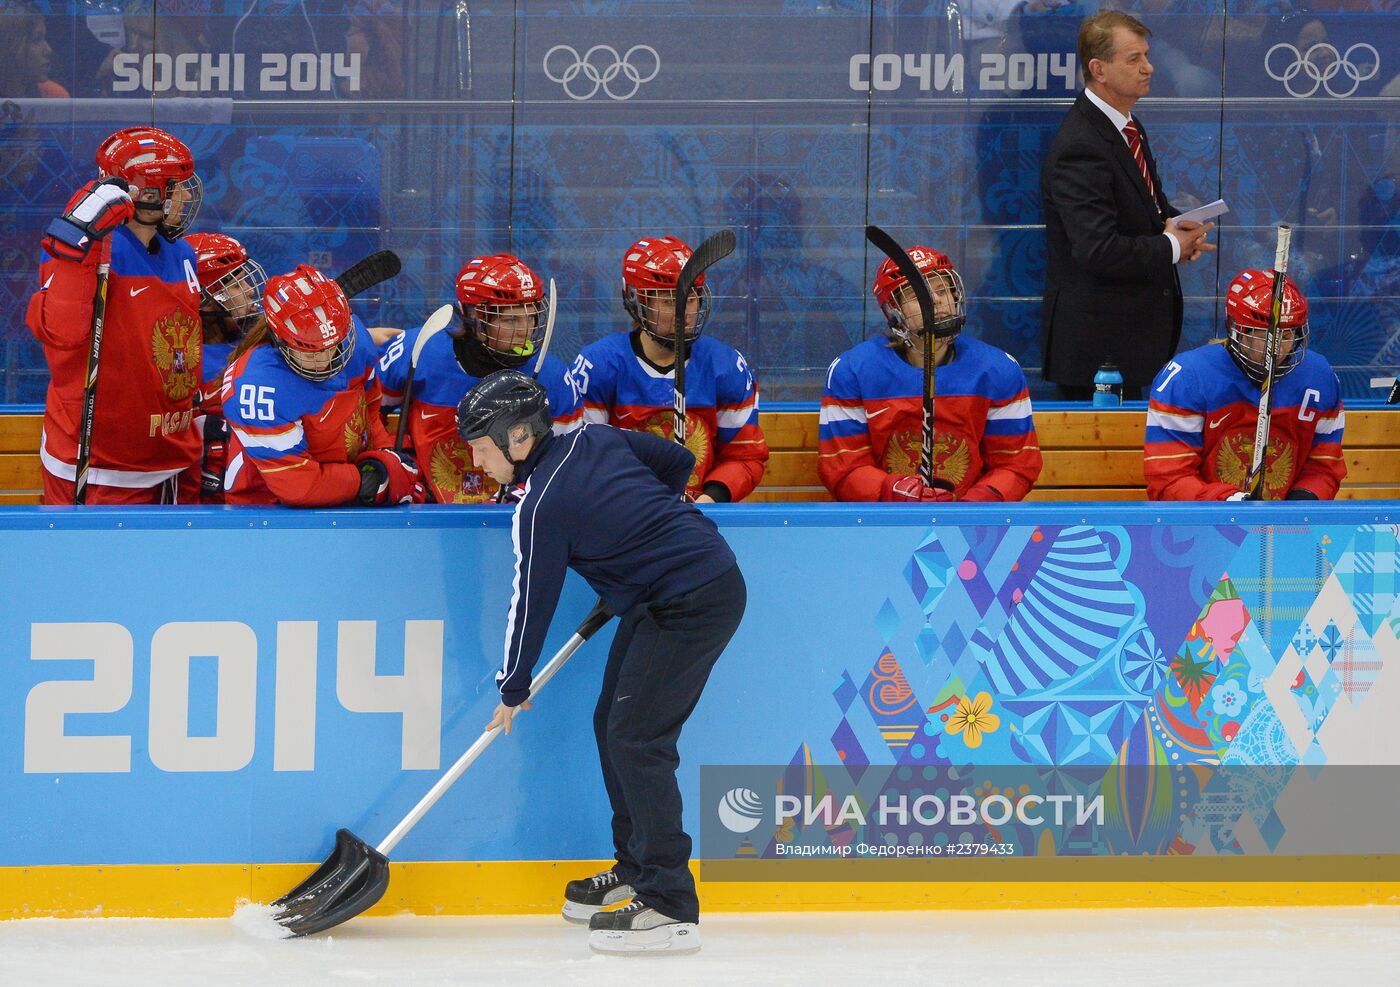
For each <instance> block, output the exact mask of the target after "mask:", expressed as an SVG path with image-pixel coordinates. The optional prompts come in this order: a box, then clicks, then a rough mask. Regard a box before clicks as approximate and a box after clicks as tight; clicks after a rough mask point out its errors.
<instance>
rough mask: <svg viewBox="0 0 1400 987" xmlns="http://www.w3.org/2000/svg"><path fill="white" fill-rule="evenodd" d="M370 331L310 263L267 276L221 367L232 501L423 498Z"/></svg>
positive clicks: (378, 502) (303, 503) (316, 503)
mask: <svg viewBox="0 0 1400 987" xmlns="http://www.w3.org/2000/svg"><path fill="white" fill-rule="evenodd" d="M375 357H376V353H375V349H374V343H373V342H372V341H371V339H370V336H369V331H368V330H367V329H366V328H365V327H364V325H363V323H361V322H360V320H359V319H358V318H356V317H355V316H353V315H352V314H351V312H350V304H349V302H348V301H347V300H346V298H345V292H343V291H341V289H340V286H339V285H338V284H336V283H335V282H334V281H332V280H331V279H330V278H327V277H326V276H325V275H324V274H322V273H321V272H320V271H318V270H317V269H316V268H314V267H311V266H310V265H308V264H301V265H299V266H298V267H297V268H296V270H294V271H292V272H290V273H289V274H283V275H279V276H277V277H274V278H271V279H269V280H268V282H267V288H266V290H265V291H264V293H263V317H262V318H261V319H260V320H258V323H257V324H256V325H255V326H254V327H253V329H252V330H251V331H250V332H249V333H248V335H247V336H245V337H244V338H243V341H242V342H240V343H239V344H238V346H237V348H236V349H235V350H234V352H233V358H232V362H231V363H230V364H229V368H228V370H226V371H225V372H224V381H223V391H222V398H223V408H224V417H225V418H227V419H228V423H229V429H230V435H229V464H228V471H227V474H226V475H225V477H224V496H225V499H226V500H227V502H228V503H230V504H288V505H291V506H294V507H335V506H339V505H347V504H364V505H369V506H382V505H388V504H409V503H422V502H423V499H424V497H425V491H424V489H423V485H422V482H421V480H420V478H419V474H418V468H417V467H416V466H415V465H414V464H413V461H412V460H411V459H409V458H407V457H404V456H399V455H397V454H396V453H394V452H393V450H392V449H390V448H389V445H390V442H389V436H388V433H386V432H385V430H384V424H383V422H382V421H381V420H380V417H379V404H380V391H379V380H378V377H377V376H376V375H375Z"/></svg>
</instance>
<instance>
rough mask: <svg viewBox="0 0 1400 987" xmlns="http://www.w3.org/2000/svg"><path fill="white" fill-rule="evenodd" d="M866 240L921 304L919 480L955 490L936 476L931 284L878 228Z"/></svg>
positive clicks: (869, 228)
mask: <svg viewBox="0 0 1400 987" xmlns="http://www.w3.org/2000/svg"><path fill="white" fill-rule="evenodd" d="M865 238H866V239H867V240H869V241H870V242H871V244H873V245H874V246H875V247H876V248H878V249H879V250H880V251H881V252H882V253H883V254H884V255H885V256H886V257H888V258H889V259H890V260H892V261H894V266H895V267H897V268H899V273H900V274H902V275H903V276H904V280H906V281H908V282H909V287H910V288H911V289H913V292H914V298H915V300H916V301H917V302H918V303H919V316H920V317H921V318H922V319H923V322H924V328H923V332H922V333H921V336H922V338H923V343H924V394H923V399H924V420H923V430H922V436H921V438H920V441H919V478H920V479H921V480H923V481H924V486H926V487H937V488H939V489H942V490H952V489H954V488H953V485H952V484H951V483H949V482H948V481H947V480H942V479H939V478H938V477H936V476H934V475H933V445H934V426H933V422H934V418H933V401H934V391H935V387H936V382H935V379H934V369H933V322H934V314H935V313H934V307H933V295H931V294H930V293H929V290H928V282H927V281H926V280H925V279H924V272H923V271H920V270H919V265H917V264H915V263H914V261H913V259H912V258H910V256H909V254H908V252H906V251H905V249H904V248H903V247H901V246H900V245H899V244H898V243H896V242H895V239H894V237H892V236H890V235H889V234H888V233H886V232H885V231H884V230H882V229H880V227H878V226H867V227H866V228H865Z"/></svg>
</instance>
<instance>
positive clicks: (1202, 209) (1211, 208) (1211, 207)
mask: <svg viewBox="0 0 1400 987" xmlns="http://www.w3.org/2000/svg"><path fill="white" fill-rule="evenodd" d="M1229 211H1230V207H1229V206H1227V205H1226V204H1225V200H1224V199H1216V200H1215V201H1214V202H1207V203H1206V204H1205V205H1203V206H1197V207H1196V208H1195V209H1188V210H1187V211H1186V212H1184V213H1182V214H1181V215H1180V216H1178V217H1176V221H1177V222H1178V223H1179V222H1181V221H1182V220H1183V219H1189V220H1190V221H1191V222H1193V223H1209V222H1210V221H1211V220H1212V219H1214V218H1215V217H1216V216H1220V215H1223V214H1224V213H1227V212H1229Z"/></svg>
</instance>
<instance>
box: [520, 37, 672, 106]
mask: <svg viewBox="0 0 1400 987" xmlns="http://www.w3.org/2000/svg"><path fill="white" fill-rule="evenodd" d="M637 55H641V56H642V57H641V58H639V59H637V60H636V62H635V63H634V61H633V59H634V57H635V56H637ZM556 56H561V57H556ZM646 69H650V71H644V70H646ZM660 71H661V56H660V55H658V54H657V52H656V49H655V48H653V47H652V46H651V45H633V46H632V47H631V48H628V49H627V54H625V55H618V53H617V49H616V48H614V47H613V46H612V45H594V46H593V47H592V48H589V49H588V51H587V52H586V53H585V54H583V55H582V56H580V55H579V53H578V51H577V49H575V48H574V47H573V46H571V45H555V46H554V47H553V48H551V49H549V51H547V52H545V55H544V74H545V76H546V77H547V78H548V79H549V81H550V82H557V83H559V84H560V85H561V86H563V87H564V92H565V94H566V95H567V96H568V97H569V98H570V99H573V100H578V101H579V102H582V101H583V100H585V99H592V98H593V97H594V96H596V95H597V94H598V90H599V89H601V90H603V92H605V93H607V94H608V98H610V99H615V100H619V101H621V100H624V99H631V98H632V97H633V96H635V95H637V90H639V89H641V88H642V84H643V83H646V82H650V81H651V80H652V79H655V78H656V75H657V73H658V72H660Z"/></svg>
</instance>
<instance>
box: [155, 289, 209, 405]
mask: <svg viewBox="0 0 1400 987" xmlns="http://www.w3.org/2000/svg"><path fill="white" fill-rule="evenodd" d="M203 345H204V328H203V326H202V325H201V324H200V322H199V320H198V319H196V318H194V317H193V316H191V315H190V314H189V313H188V312H184V311H181V310H179V309H177V310H175V311H174V312H171V313H170V314H169V315H166V316H163V317H161V318H159V319H157V320H156V324H155V329H154V330H153V331H152V332H151V356H152V357H154V359H155V364H156V369H157V370H159V371H160V378H161V382H162V383H163V384H164V385H165V394H166V396H167V397H168V398H170V400H172V401H184V400H185V399H186V398H188V397H189V396H190V395H191V394H193V393H194V392H195V390H196V388H198V387H199V360H200V352H201V348H202V347H203Z"/></svg>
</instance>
